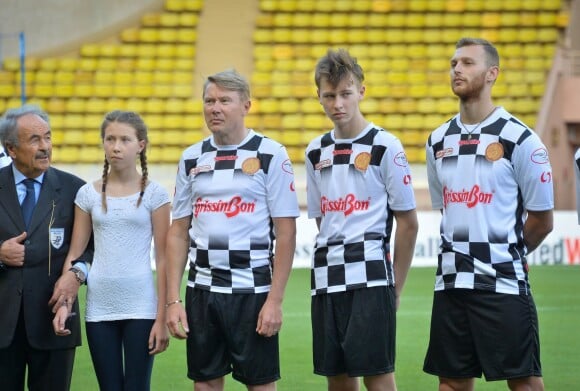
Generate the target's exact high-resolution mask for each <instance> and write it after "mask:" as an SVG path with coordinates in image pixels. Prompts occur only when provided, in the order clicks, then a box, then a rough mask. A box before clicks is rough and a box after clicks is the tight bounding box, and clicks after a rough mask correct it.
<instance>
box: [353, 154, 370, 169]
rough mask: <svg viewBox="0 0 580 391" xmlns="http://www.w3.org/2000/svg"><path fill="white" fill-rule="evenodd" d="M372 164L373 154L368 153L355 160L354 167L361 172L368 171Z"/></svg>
mask: <svg viewBox="0 0 580 391" xmlns="http://www.w3.org/2000/svg"><path fill="white" fill-rule="evenodd" d="M370 162H371V154H370V153H368V152H361V153H359V154H358V155H356V157H355V158H354V166H355V167H356V168H357V169H358V170H361V171H366V170H367V168H368V167H369V164H370Z"/></svg>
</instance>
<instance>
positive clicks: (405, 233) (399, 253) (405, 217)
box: [393, 209, 419, 308]
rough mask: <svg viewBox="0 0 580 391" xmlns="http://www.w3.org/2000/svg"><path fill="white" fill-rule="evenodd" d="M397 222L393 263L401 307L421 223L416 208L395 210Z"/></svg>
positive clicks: (396, 289) (396, 290)
mask: <svg viewBox="0 0 580 391" xmlns="http://www.w3.org/2000/svg"><path fill="white" fill-rule="evenodd" d="M393 215H394V216H395V220H396V222H397V226H396V230H395V239H394V244H395V247H394V256H393V264H394V268H395V292H396V295H397V308H398V307H399V298H400V296H401V293H402V292H403V287H404V285H405V281H406V280H407V274H408V273H409V268H410V267H411V261H412V260H413V255H414V253H415V241H416V240H417V231H418V229H419V223H418V222H417V211H416V210H415V209H412V210H408V211H393Z"/></svg>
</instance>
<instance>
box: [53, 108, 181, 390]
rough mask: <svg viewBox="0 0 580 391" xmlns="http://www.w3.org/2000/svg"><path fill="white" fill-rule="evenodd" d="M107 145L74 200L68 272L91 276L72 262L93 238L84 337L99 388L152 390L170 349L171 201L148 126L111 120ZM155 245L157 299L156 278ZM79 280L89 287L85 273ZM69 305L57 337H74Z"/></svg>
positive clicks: (121, 114)
mask: <svg viewBox="0 0 580 391" xmlns="http://www.w3.org/2000/svg"><path fill="white" fill-rule="evenodd" d="M101 138H102V141H103V147H104V151H105V165H104V169H103V177H102V178H101V179H100V180H97V181H95V182H93V183H87V184H86V185H84V186H83V187H82V188H81V189H80V190H79V192H78V194H77V196H76V200H75V204H76V208H75V223H74V231H73V237H72V244H71V247H70V251H69V253H68V256H67V259H66V263H65V266H64V267H65V268H67V270H68V269H69V268H72V269H76V270H73V271H75V272H77V273H78V270H82V271H83V272H86V271H87V270H86V268H85V267H84V265H83V264H82V263H80V262H78V263H77V262H74V261H75V260H77V258H78V257H79V256H80V255H81V254H82V253H83V250H84V248H85V247H86V245H87V243H88V242H89V239H90V237H91V234H93V235H94V245H95V255H94V259H93V262H92V265H91V268H90V274H89V275H88V276H87V277H88V278H87V279H86V282H87V303H86V332H87V339H88V343H89V348H90V352H91V358H92V360H93V365H94V367H95V373H96V375H97V380H98V382H99V387H100V389H101V390H107V391H110V390H113V391H114V390H149V388H150V378H151V371H152V367H153V355H155V354H156V353H160V352H163V351H164V350H165V349H166V348H167V346H168V344H169V338H168V331H167V329H166V326H165V321H164V318H165V307H164V304H165V303H166V299H165V236H166V233H167V230H168V227H169V212H170V201H169V195H168V194H167V191H165V189H164V188H162V186H160V185H159V184H157V183H156V182H152V181H149V180H148V177H147V158H146V154H145V151H146V147H147V127H146V125H145V123H144V122H143V120H142V119H141V117H140V116H139V115H138V114H136V113H133V112H128V111H113V112H110V113H108V114H107V115H106V116H105V118H104V121H103V123H102V125H101ZM137 157H139V159H140V162H141V173H139V171H138V170H137V167H136V164H135V163H136V158H137ZM152 239H153V241H154V245H155V247H154V248H155V263H156V268H157V293H156V289H155V284H154V277H153V273H152V271H151V260H150V254H151V240H152ZM73 262H74V263H73ZM79 275H80V277H79ZM77 279H78V280H79V282H82V281H83V280H84V275H83V273H82V272H81V273H78V274H77ZM79 286H80V284H79ZM157 295H158V297H157ZM71 305H72V303H67V305H63V306H62V307H59V308H58V309H57V310H56V316H55V318H54V321H53V326H54V330H55V333H56V334H58V335H68V334H70V331H69V330H68V329H67V328H66V324H65V322H66V320H67V318H68V317H69V316H71V314H70V313H69V311H70V309H71Z"/></svg>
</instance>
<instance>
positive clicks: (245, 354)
mask: <svg viewBox="0 0 580 391" xmlns="http://www.w3.org/2000/svg"><path fill="white" fill-rule="evenodd" d="M267 295H268V294H267V293H260V294H224V293H214V292H209V291H206V290H202V289H195V288H190V287H188V288H187V292H186V298H185V305H186V310H187V322H188V323H189V334H188V335H187V376H188V377H189V378H190V379H192V380H194V381H209V380H213V379H217V378H220V377H222V376H225V375H227V374H228V373H230V372H233V373H232V376H233V377H234V379H236V380H238V381H239V382H241V383H243V384H246V385H260V384H268V383H272V382H274V381H276V380H278V379H280V359H279V352H278V335H274V336H272V337H263V336H261V335H259V334H258V333H257V332H256V326H257V322H258V314H259V312H260V310H261V309H262V306H263V304H264V302H265V301H266V297H267Z"/></svg>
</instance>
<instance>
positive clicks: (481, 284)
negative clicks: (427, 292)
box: [426, 107, 554, 294]
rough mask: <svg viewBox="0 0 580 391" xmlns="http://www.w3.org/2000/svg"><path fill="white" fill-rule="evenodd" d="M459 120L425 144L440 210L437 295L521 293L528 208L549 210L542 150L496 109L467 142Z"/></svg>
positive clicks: (546, 165)
mask: <svg viewBox="0 0 580 391" xmlns="http://www.w3.org/2000/svg"><path fill="white" fill-rule="evenodd" d="M458 120H459V115H456V116H455V117H453V118H452V119H451V120H449V121H448V122H446V123H445V124H443V125H441V126H440V127H439V128H437V129H436V130H435V131H434V132H433V133H432V134H431V135H430V136H429V139H428V141H427V144H426V153H427V176H428V182H429V191H430V194H431V202H432V204H433V209H441V210H442V219H441V227H440V233H441V242H440V250H439V256H438V267H437V273H436V280H435V290H444V289H452V288H466V289H479V290H486V291H494V292H498V293H507V294H520V293H522V294H527V293H528V292H529V289H530V286H529V282H528V273H527V263H526V257H525V256H526V251H527V250H526V247H525V244H524V239H523V226H524V222H525V219H526V210H532V211H543V210H550V209H553V207H554V194H553V188H552V169H551V166H550V160H549V158H548V151H547V150H546V147H545V146H544V144H542V142H541V141H540V138H539V137H538V136H537V135H536V134H535V133H534V132H533V131H532V130H531V129H529V128H528V127H527V126H526V125H524V124H523V123H522V122H520V121H519V120H518V119H517V118H515V117H513V116H512V115H511V114H510V113H508V112H507V111H506V110H504V109H503V108H501V107H499V108H497V109H496V110H495V112H494V113H493V114H492V115H491V116H490V117H489V118H488V119H486V120H485V121H484V122H483V123H482V124H481V126H480V132H477V133H474V134H472V139H469V138H468V135H467V133H466V132H462V129H461V127H460V125H459V124H458Z"/></svg>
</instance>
